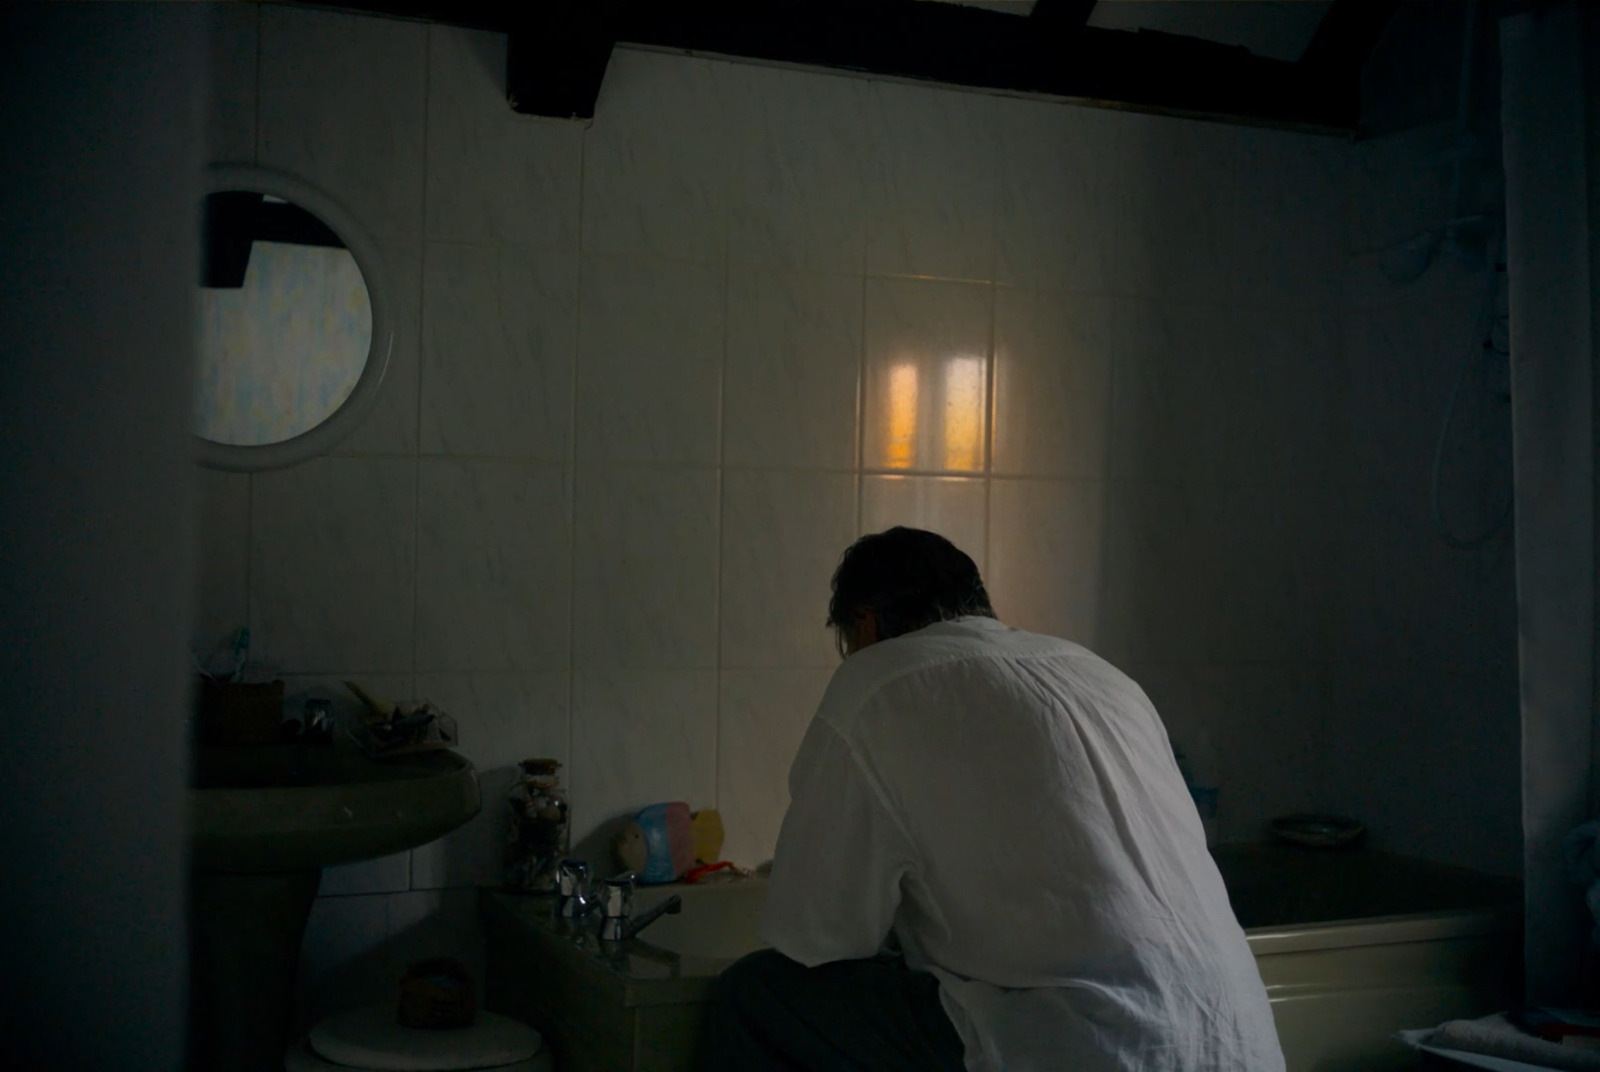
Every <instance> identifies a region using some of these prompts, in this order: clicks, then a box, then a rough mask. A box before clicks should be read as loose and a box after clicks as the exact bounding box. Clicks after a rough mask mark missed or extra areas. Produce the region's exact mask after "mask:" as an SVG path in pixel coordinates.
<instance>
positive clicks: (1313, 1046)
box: [481, 845, 1521, 1072]
mask: <svg viewBox="0 0 1600 1072" xmlns="http://www.w3.org/2000/svg"><path fill="white" fill-rule="evenodd" d="M1214 855H1215V857H1216V860H1217V865H1218V868H1219V869H1220V870H1221V872H1222V876H1223V880H1224V881H1225V882H1226V884H1227V887H1228V894H1229V897H1230V899H1231V900H1232V902H1233V906H1234V911H1235V913H1236V914H1237V915H1238V917H1239V921H1240V923H1241V924H1242V925H1243V926H1244V928H1245V934H1246V937H1247V938H1248V940H1249V942H1250V948H1251V951H1252V952H1253V953H1254V954H1255V957H1256V963H1257V965H1258V966H1259V967H1260V969H1261V978H1262V980H1263V981H1264V982H1265V983H1266V986H1267V993H1268V996H1269V997H1270V998H1271V1001H1272V1011H1273V1015H1274V1018H1275V1020H1276V1022H1277V1025H1278V1035H1279V1039H1280V1041H1281V1042H1282V1044H1283V1050H1284V1056H1285V1057H1286V1058H1287V1061H1288V1067H1289V1072H1384V1070H1388V1069H1398V1068H1405V1067H1409V1066H1410V1065H1411V1064H1413V1063H1414V1062H1413V1058H1412V1056H1411V1054H1410V1052H1409V1051H1407V1050H1406V1049H1404V1048H1403V1047H1401V1046H1400V1045H1399V1044H1398V1043H1397V1042H1395V1041H1394V1039H1393V1037H1392V1036H1393V1034H1394V1032H1395V1031H1398V1030H1400V1029H1401V1028H1407V1027H1425V1026H1429V1025H1432V1024H1435V1023H1438V1022H1439V1021H1441V1020H1445V1019H1450V1018H1453V1017H1460V1016H1477V1015H1482V1014H1484V1013H1487V1012H1491V1011H1493V1010H1495V1009H1500V1008H1505V1007H1506V1006H1507V1005H1509V1004H1510V1003H1511V1002H1512V1001H1513V1000H1514V998H1515V996H1516V995H1517V994H1519V993H1520V989H1521V984H1520V978H1519V976H1518V965H1519V963H1520V956H1519V949H1520V934H1521V929H1520V912H1519V904H1518V897H1519V893H1518V890H1519V887H1518V886H1517V884H1516V883H1514V882H1513V881H1510V880H1506V879H1500V878H1496V877H1493V876H1488V875H1483V874H1479V873H1477V872H1472V871H1466V870H1462V869H1459V868H1451V867H1444V866H1441V865H1438V864H1431V863H1428V862H1426V861H1422V860H1415V859H1410V858H1407V857H1403V856H1395V855H1391V854H1388V853H1382V852H1376V851H1368V850H1359V849H1358V850H1344V851H1319V850H1312V849H1298V848H1293V847H1290V846H1279V845H1229V846H1223V847H1222V848H1220V849H1218V850H1217V851H1216V853H1215V854H1214ZM670 893H678V894H680V895H682V897H683V899H684V909H683V912H682V913H681V914H679V915H677V916H664V917H663V918H661V919H660V920H659V921H657V922H656V923H655V924H653V925H652V926H651V927H650V928H649V929H648V930H646V931H645V932H644V933H643V934H641V935H640V936H639V937H638V938H636V939H634V940H633V941H631V942H627V943H625V944H623V945H622V946H620V947H614V948H613V947H603V946H601V944H600V943H599V942H598V941H597V940H596V939H595V938H594V937H593V934H592V933H591V931H592V928H583V929H578V930H574V929H573V928H571V927H570V926H569V925H567V924H566V923H565V922H564V921H562V920H559V919H557V918H556V916H555V911H554V909H555V906H554V903H553V900H552V899H550V898H548V897H532V896H519V895H515V894H508V893H502V892H499V891H492V890H484V891H482V894H481V909H482V915H483V920H484V926H485V929H486V932H487V938H488V958H487V975H486V980H485V982H486V985H485V1004H486V1006H487V1007H488V1008H491V1009H494V1010H496V1011H499V1012H504V1013H507V1014H509V1015H512V1016H517V1017H520V1018H523V1019H526V1020H528V1021H530V1022H532V1023H534V1024H535V1025H537V1026H538V1027H539V1028H540V1030H541V1031H543V1032H544V1033H545V1036H546V1038H547V1040H548V1041H549V1043H550V1045H551V1048H552V1049H553V1050H554V1052H555V1055H556V1058H557V1061H558V1068H559V1069H560V1070H561V1072H621V1070H630V1072H635V1070H636V1072H679V1070H683V1072H687V1070H688V1069H690V1068H692V1067H693V1055H694V1048H695V1046H696V1044H697V1042H698V1038H699V1034H700V1030H701V1025H702V1023H703V1019H704V1002H705V1000H706V997H707V994H708V992H709V989H710V986H711V983H712V981H713V980H714V979H715V978H716V976H717V974H718V973H720V972H721V971H722V969H723V968H725V967H726V966H727V965H728V964H729V963H731V962H732V961H733V960H735V959H737V958H738V957H740V956H743V955H744V954H745V953H749V952H751V951H753V950H756V949H759V948H761V942H760V941H759V939H757V938H756V923H757V921H758V919H759V916H760V912H761V904H762V902H763V900H764V899H765V896H766V884H765V882H764V881H763V880H760V879H748V880H744V881H742V882H732V883H727V884H723V885H716V886H709V885H708V886H691V887H677V886H673V887H655V888H652V889H648V890H642V891H640V895H639V898H638V903H637V905H636V910H637V911H643V910H644V909H646V908H648V907H650V905H651V904H652V903H654V902H655V901H657V900H659V899H661V898H663V897H666V896H668V895H669V894H670Z"/></svg>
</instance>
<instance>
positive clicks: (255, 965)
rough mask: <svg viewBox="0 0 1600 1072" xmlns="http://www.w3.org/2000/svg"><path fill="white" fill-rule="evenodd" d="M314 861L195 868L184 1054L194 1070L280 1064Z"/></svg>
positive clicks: (244, 1071) (277, 1071) (316, 877)
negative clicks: (267, 869)
mask: <svg viewBox="0 0 1600 1072" xmlns="http://www.w3.org/2000/svg"><path fill="white" fill-rule="evenodd" d="M321 879H322V871H321V869H320V868H310V869H307V870H301V871H288V872H282V873H276V874H262V875H224V874H208V873H205V872H199V871H197V872H195V873H194V875H193V877H192V879H191V882H190V901H189V927H190V931H189V1061H188V1066H189V1068H190V1069H192V1070H193V1072H201V1070H208V1072H209V1070H215V1069H226V1070H227V1072H258V1070H259V1072H269V1070H270V1072H283V1053H284V1050H285V1049H286V1048H287V1047H288V1045H289V1035H290V1030H291V1029H292V1027H293V1019H294V975H295V965H296V963H298V961H299V959H300V943H301V941H302V939H303V938H304V937H305V931H306V919H307V918H308V917H309V916H310V915H311V902H312V901H314V900H315V899H316V896H317V885H318V883H319V882H320V881H321Z"/></svg>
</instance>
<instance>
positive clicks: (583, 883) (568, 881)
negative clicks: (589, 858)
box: [557, 860, 594, 919]
mask: <svg viewBox="0 0 1600 1072" xmlns="http://www.w3.org/2000/svg"><path fill="white" fill-rule="evenodd" d="M557 881H558V882H559V884H560V885H559V889H560V893H561V907H560V910H559V912H558V914H559V915H560V916H561V917H562V918H563V919H577V918H578V917H579V916H583V915H586V914H587V913H588V912H589V910H590V909H592V908H593V907H594V898H593V897H592V896H591V895H590V893H589V865H588V864H587V863H585V862H584V861H582V860H562V861H561V869H560V871H559V872H557Z"/></svg>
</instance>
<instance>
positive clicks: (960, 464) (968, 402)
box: [943, 357, 986, 472]
mask: <svg viewBox="0 0 1600 1072" xmlns="http://www.w3.org/2000/svg"><path fill="white" fill-rule="evenodd" d="M984 371H985V370H984V360H983V358H981V357H952V358H950V359H949V361H947V362H946V363H945V367H944V437H943V438H944V465H943V468H944V469H946V470H950V471H966V472H970V471H973V470H977V469H982V468H983V410H984V395H985V393H986V392H985V391H984V386H985V384H984V379H985V377H984Z"/></svg>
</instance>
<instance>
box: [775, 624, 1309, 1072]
mask: <svg viewBox="0 0 1600 1072" xmlns="http://www.w3.org/2000/svg"><path fill="white" fill-rule="evenodd" d="M789 792H790V797H791V803H790V805H789V810H788V813H787V814H786V815H785V817H784V820H783V829H782V832H781V834H780V835H779V838H778V847H777V852H776V856H775V858H774V861H773V868H772V879H771V883H770V887H769V892H768V897H767V904H766V908H765V910H764V912H763V915H762V921H761V931H760V933H761V937H762V939H763V940H764V941H766V942H768V943H769V944H771V945H772V946H773V947H775V948H776V949H777V950H778V951H779V952H781V953H784V954H785V955H787V956H789V957H791V958H793V959H794V960H797V961H799V962H800V963H802V964H806V965H817V964H823V963H827V962H829V961H834V960H845V959H854V958H862V957H870V956H873V955H874V954H876V953H877V952H879V951H880V949H881V948H882V947H883V946H884V944H885V942H886V940H887V939H888V938H889V936H890V934H891V933H892V934H893V935H894V937H895V938H896V939H897V940H898V943H899V945H900V948H901V950H902V951H903V952H904V953H905V957H906V962H907V964H908V965H909V966H910V967H912V968H916V969H923V970H926V971H929V972H932V973H933V974H934V975H935V976H936V977H937V978H938V980H939V984H940V986H939V989H940V997H941V1000H942V1001H943V1004H944V1008H945V1011H946V1012H947V1013H948V1014H949V1016H950V1019H951V1022H952V1023H953V1024H954V1025H955V1027H956V1030H957V1032H958V1033H959V1034H960V1036H961V1039H962V1042H963V1043H964V1044H965V1047H966V1066H967V1068H968V1069H969V1070H970V1072H1045V1070H1053V1069H1059V1070H1062V1072H1113V1070H1115V1072H1281V1070H1282V1069H1283V1055H1282V1052H1281V1051H1280V1049H1279V1046H1278V1039H1277V1034H1276V1031H1275V1030H1274V1028H1273V1022H1272V1013H1271V1009H1270V1007H1269V1005H1268V1003H1267V995H1266V990H1265V988H1264V987H1263V986H1262V983H1261V977H1260V975H1259V974H1258V972H1257V970H1256V964H1255V960H1254V958H1253V957H1252V956H1251V954H1250V949H1249V947H1248V945H1246V943H1245V937H1244V932H1243V931H1242V930H1241V929H1240V927H1239V924H1238V921H1237V920H1236V919H1235V918H1234V915H1233V910H1232V908H1231V907H1230V905H1229V904H1228V895H1227V891H1226V890H1225V889H1224V888H1223V885H1222V879H1221V876H1220V875H1219V874H1218V872H1217V869H1216V865H1215V864H1214V863H1213V862H1212V860H1211V857H1210V854H1209V853H1208V852H1207V851H1206V845H1205V835H1204V832H1203V831H1202V828H1201V826H1200V819H1199V816H1198V814H1197V813H1196V811H1195V808H1194V805H1193V802H1192V801H1191V799H1190V797H1189V794H1188V791H1187V789H1186V788H1185V786H1184V782H1183V778H1182V775H1181V774H1180V773H1179V772H1178V767H1177V763H1176V761H1175V760H1174V758H1173V755H1172V749H1171V746H1170V744H1169V743H1168V740H1167V734H1166V730H1165V729H1164V728H1163V726H1162V724H1161V720H1160V718H1159V717H1158V716H1157V714H1156V712H1155V709H1154V707H1152V706H1151V704H1150V701H1149V699H1148V698H1146V696H1145V694H1144V692H1143V691H1142V690H1141V689H1140V688H1139V686H1137V685H1135V684H1134V683H1133V682H1132V681H1131V680H1129V679H1128V677H1126V676H1125V675H1124V674H1122V673H1121V672H1120V671H1118V670H1117V669H1116V668H1115V667H1113V666H1111V664H1109V663H1107V662H1106V661H1105V660H1103V659H1101V658H1099V657H1098V656H1096V655H1094V654H1093V653H1092V652H1090V651H1088V650H1086V649H1084V648H1082V647H1079V646H1078V645H1076V644H1071V643H1068V642H1067V641H1064V640H1056V639H1054V638H1051V637H1044V636H1037V635H1034V634H1031V633H1025V632H1022V631H1021V630H1017V629H1010V628H1008V627H1006V626H1004V625H1002V624H1000V623H999V622H997V621H995V620H994V619H991V618H978V617H970V618H961V619H958V620H956V621H952V622H940V623H938V624H935V625H931V626H928V627H927V628H924V629H920V630H918V631H916V632H914V633H910V634H907V635H905V636H901V637H897V638H894V639H891V640H885V641H881V642H879V643H877V644H873V645H871V646H869V647H867V648H864V649H862V650H861V651H859V652H857V653H856V654H854V655H852V656H850V657H849V658H848V659H846V660H845V662H844V664H843V665H842V666H840V667H839V669H838V671H837V672H836V673H835V674H834V676H833V679H832V681H830V682H829V684H828V689H827V692H826V694H825V695H824V697H823V700H822V705H821V707H820V708H819V710H818V711H817V714H816V716H815V718H813V719H812V721H811V725H810V727H809V729H808V730H807V732H806V736H805V739H804V740H803V741H802V742H801V745H800V750H799V753H798V754H797V756H796V757H795V761H794V766H793V769H792V770H791V771H790V775H789Z"/></svg>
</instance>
